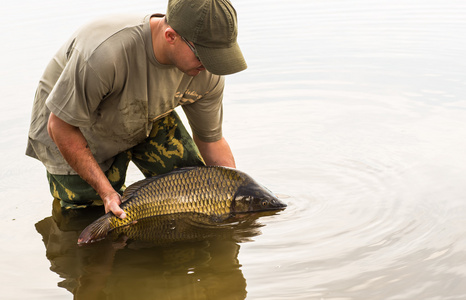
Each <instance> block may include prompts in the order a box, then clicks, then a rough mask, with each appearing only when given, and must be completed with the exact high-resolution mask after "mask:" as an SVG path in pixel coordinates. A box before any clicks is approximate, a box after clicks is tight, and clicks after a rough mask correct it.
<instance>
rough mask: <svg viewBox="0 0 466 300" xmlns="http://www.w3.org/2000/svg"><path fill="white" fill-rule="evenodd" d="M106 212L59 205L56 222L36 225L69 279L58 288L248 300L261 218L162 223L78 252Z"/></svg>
mask: <svg viewBox="0 0 466 300" xmlns="http://www.w3.org/2000/svg"><path fill="white" fill-rule="evenodd" d="M101 211H102V209H101V208H89V209H84V210H71V211H68V210H66V211H65V210H62V208H61V207H60V205H59V203H57V201H54V204H53V209H52V216H51V217H48V218H45V219H44V220H42V221H40V222H38V223H37V224H36V229H37V231H38V232H39V233H40V234H41V235H42V237H43V241H44V244H45V247H46V256H47V258H48V259H49V260H50V263H51V270H52V271H54V272H56V273H57V274H59V275H60V277H61V278H63V279H64V280H63V281H62V282H60V283H59V284H58V285H59V286H60V287H63V288H66V289H67V290H69V291H70V292H71V293H73V295H74V296H75V299H114V298H115V299H116V298H118V299H245V298H246V293H247V292H246V280H245V278H244V276H243V273H242V272H241V270H240V266H241V265H240V264H239V261H238V253H239V249H240V246H239V244H240V243H241V242H244V241H247V240H249V239H250V238H252V237H254V236H256V235H258V234H260V231H259V228H260V227H261V226H262V225H260V224H259V223H258V222H256V219H257V217H258V215H256V216H246V217H244V218H242V219H236V220H234V221H230V222H229V223H224V224H217V225H216V226H213V225H212V226H211V225H209V224H206V223H205V222H202V223H201V222H200V221H199V219H198V217H199V216H194V215H193V216H189V217H187V216H167V217H158V218H156V219H152V220H146V221H145V222H140V223H139V224H135V226H133V227H128V228H127V229H125V230H119V231H116V232H114V233H113V235H112V236H110V237H109V238H107V239H106V240H104V241H101V242H98V243H95V244H91V245H86V246H81V247H80V246H77V239H78V236H79V234H80V232H81V231H82V230H83V229H84V227H85V226H86V225H88V224H89V223H91V222H92V221H93V220H95V219H97V218H98V217H99V216H100V215H101V214H102V212H101ZM201 221H203V220H201ZM201 224H203V225H201ZM136 226H138V227H136Z"/></svg>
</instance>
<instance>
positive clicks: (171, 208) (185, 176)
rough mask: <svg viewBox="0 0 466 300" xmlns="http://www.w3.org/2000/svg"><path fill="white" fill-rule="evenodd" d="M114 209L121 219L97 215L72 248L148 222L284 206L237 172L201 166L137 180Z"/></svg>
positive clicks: (220, 217)
mask: <svg viewBox="0 0 466 300" xmlns="http://www.w3.org/2000/svg"><path fill="white" fill-rule="evenodd" d="M120 207H121V208H122V209H123V210H124V211H125V213H126V218H124V219H120V218H118V217H117V216H115V215H114V214H113V213H111V212H109V213H107V214H105V215H103V216H102V217H100V218H99V219H97V220H96V221H94V222H93V223H91V224H90V225H89V226H87V227H86V228H85V229H84V230H83V231H82V233H81V235H80V236H79V238H78V244H87V243H92V242H95V241H98V240H101V239H104V238H105V237H106V236H107V235H108V233H109V232H111V231H112V230H114V229H116V228H120V227H123V226H128V225H131V224H135V223H136V222H138V220H142V219H144V218H149V217H156V216H164V215H170V214H179V213H187V212H192V213H197V214H203V215H206V216H208V217H209V218H210V219H211V220H213V221H219V222H220V221H224V220H226V219H228V218H229V217H231V216H234V215H235V214H238V213H248V212H261V211H273V210H281V209H284V208H285V207H286V204H285V203H283V202H282V201H280V200H279V199H278V198H277V197H276V196H275V195H273V194H272V193H271V192H270V191H269V190H268V189H266V188H265V187H263V186H262V185H260V184H259V183H257V182H256V181H255V180H254V179H253V178H251V177H250V176H249V175H247V174H246V173H244V172H242V171H239V170H237V169H233V168H227V167H218V166H205V167H187V168H180V169H175V170H174V171H171V172H169V173H166V174H162V175H159V176H154V177H149V178H146V179H143V180H141V181H138V182H136V183H134V184H132V185H130V186H129V187H128V188H127V189H126V190H125V191H124V193H123V195H122V204H121V205H120Z"/></svg>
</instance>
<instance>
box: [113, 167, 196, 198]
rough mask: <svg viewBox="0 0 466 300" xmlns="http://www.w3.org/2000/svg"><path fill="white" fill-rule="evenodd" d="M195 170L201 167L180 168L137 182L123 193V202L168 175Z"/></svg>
mask: <svg viewBox="0 0 466 300" xmlns="http://www.w3.org/2000/svg"><path fill="white" fill-rule="evenodd" d="M195 168H199V167H185V168H179V169H175V170H173V171H171V172H168V173H165V174H160V175H157V176H154V177H148V178H145V179H142V180H140V181H137V182H135V183H133V184H131V185H130V186H129V187H127V188H126V190H125V191H124V192H123V195H122V196H121V202H122V203H123V202H125V201H126V200H128V199H129V198H131V197H132V196H133V195H134V193H135V192H136V191H138V190H139V189H140V188H142V187H143V186H145V185H147V184H149V183H151V182H153V181H154V180H158V179H160V178H162V177H165V176H168V175H173V174H177V173H184V172H188V171H191V170H193V169H195Z"/></svg>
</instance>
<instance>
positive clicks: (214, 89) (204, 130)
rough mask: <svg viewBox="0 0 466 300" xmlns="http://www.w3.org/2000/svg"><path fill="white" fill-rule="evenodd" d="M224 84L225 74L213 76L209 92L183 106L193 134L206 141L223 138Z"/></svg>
mask: <svg viewBox="0 0 466 300" xmlns="http://www.w3.org/2000/svg"><path fill="white" fill-rule="evenodd" d="M224 86H225V78H224V77H223V76H213V77H211V81H210V85H209V88H208V89H207V92H206V93H205V94H204V95H203V96H202V97H201V98H200V99H199V100H197V101H196V102H194V103H190V104H186V105H183V106H182V107H183V110H184V112H185V114H186V117H187V118H188V121H189V125H190V126H191V129H192V132H193V134H194V135H195V136H196V137H198V138H199V139H200V140H202V141H204V142H215V141H218V140H220V139H221V138H222V121H223V105H222V100H223V89H224Z"/></svg>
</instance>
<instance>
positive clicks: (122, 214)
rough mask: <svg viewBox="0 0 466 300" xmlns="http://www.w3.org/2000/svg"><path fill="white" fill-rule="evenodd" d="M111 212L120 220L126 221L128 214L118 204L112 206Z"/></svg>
mask: <svg viewBox="0 0 466 300" xmlns="http://www.w3.org/2000/svg"><path fill="white" fill-rule="evenodd" d="M110 210H111V211H112V213H113V214H114V215H115V216H117V217H118V218H120V219H124V218H126V213H125V211H124V210H122V209H121V207H120V206H118V204H116V203H115V202H113V203H112V206H111V208H110Z"/></svg>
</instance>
